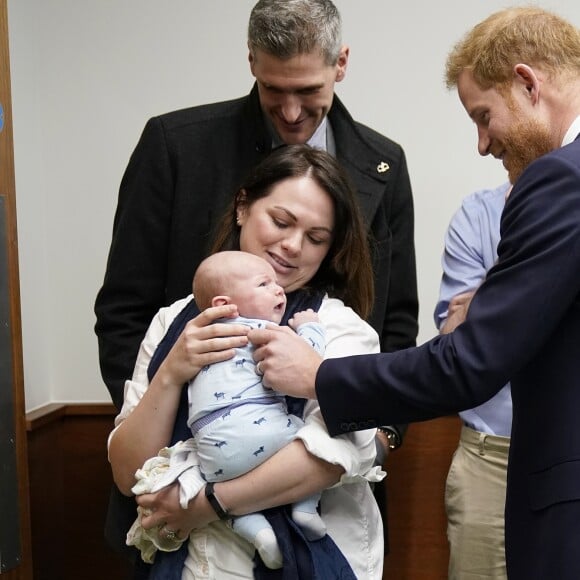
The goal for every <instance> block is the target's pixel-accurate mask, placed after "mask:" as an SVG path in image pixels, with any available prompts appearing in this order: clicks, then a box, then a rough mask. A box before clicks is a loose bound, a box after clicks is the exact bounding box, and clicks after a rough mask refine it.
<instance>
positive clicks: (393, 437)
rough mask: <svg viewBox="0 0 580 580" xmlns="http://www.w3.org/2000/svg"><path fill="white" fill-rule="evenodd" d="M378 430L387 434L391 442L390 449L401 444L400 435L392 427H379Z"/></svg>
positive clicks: (392, 449)
mask: <svg viewBox="0 0 580 580" xmlns="http://www.w3.org/2000/svg"><path fill="white" fill-rule="evenodd" d="M377 430H378V431H380V432H381V433H384V434H385V435H386V436H387V440H388V442H389V449H390V450H391V451H394V450H395V449H397V448H398V447H400V446H401V439H400V438H399V435H398V434H397V432H396V431H395V430H394V429H393V428H392V427H377Z"/></svg>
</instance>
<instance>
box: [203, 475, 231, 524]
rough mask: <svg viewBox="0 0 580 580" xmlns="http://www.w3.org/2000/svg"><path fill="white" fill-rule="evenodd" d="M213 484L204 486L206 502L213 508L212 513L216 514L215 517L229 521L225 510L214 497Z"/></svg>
mask: <svg viewBox="0 0 580 580" xmlns="http://www.w3.org/2000/svg"><path fill="white" fill-rule="evenodd" d="M213 486H214V484H213V482H211V481H210V482H208V483H207V484H206V486H205V497H207V501H209V504H210V505H211V507H212V508H213V511H214V512H215V513H216V515H217V517H218V518H219V519H220V520H227V519H229V517H230V516H229V515H228V512H227V510H225V509H224V508H223V506H222V504H221V503H220V501H219V499H218V498H217V497H216V495H215V492H214V489H213Z"/></svg>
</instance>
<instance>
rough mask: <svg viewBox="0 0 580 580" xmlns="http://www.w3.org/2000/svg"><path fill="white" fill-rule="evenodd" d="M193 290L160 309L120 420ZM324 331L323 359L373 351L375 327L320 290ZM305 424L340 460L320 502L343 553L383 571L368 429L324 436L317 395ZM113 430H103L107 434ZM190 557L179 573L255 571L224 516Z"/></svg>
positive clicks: (221, 575)
mask: <svg viewBox="0 0 580 580" xmlns="http://www.w3.org/2000/svg"><path fill="white" fill-rule="evenodd" d="M191 298H192V297H191V296H189V297H187V298H184V299H182V300H179V301H177V302H175V303H173V304H172V305H171V306H168V307H166V308H162V309H161V310H160V311H159V312H158V313H157V315H156V316H155V318H154V319H153V321H152V323H151V325H150V327H149V329H148V331H147V334H146V336H145V338H144V339H143V342H142V343H141V347H140V350H139V354H138V357H137V362H136V365H135V371H134V373H133V377H132V379H131V380H130V381H127V382H126V384H125V398H124V404H123V408H122V409H121V412H120V413H119V415H118V416H117V417H116V419H115V426H118V425H119V424H120V423H121V422H122V421H123V420H124V419H125V418H126V417H127V416H128V415H129V414H130V413H131V412H132V411H133V409H134V408H135V407H136V406H137V405H138V403H139V401H140V400H141V397H142V396H143V394H144V392H145V391H146V390H147V387H148V385H149V381H148V378H147V367H148V365H149V361H150V360H151V357H152V355H153V353H154V352H155V349H156V348H157V345H158V344H159V342H160V341H161V339H162V338H163V336H164V335H165V333H166V332H167V330H168V329H169V326H170V324H171V322H172V321H173V319H174V318H175V317H176V316H177V315H178V314H179V313H180V312H181V310H182V309H183V308H184V307H185V305H186V304H187V302H188V301H189V300H191ZM318 315H319V318H320V322H321V323H322V324H323V325H324V327H325V330H326V337H327V345H326V353H325V358H335V357H340V356H348V355H355V354H368V353H373V352H379V338H378V335H377V333H376V332H375V331H374V330H373V329H372V328H371V327H370V326H369V325H368V324H367V323H366V322H364V321H363V320H361V319H360V317H359V316H358V315H357V314H355V312H354V311H353V310H352V309H350V308H348V307H346V306H345V305H344V304H343V303H342V301H340V300H338V299H335V298H328V297H326V298H325V299H324V300H323V302H322V305H321V307H320V309H319V311H318ZM304 420H305V426H304V427H303V428H302V429H301V430H300V431H299V432H298V434H297V437H299V438H300V439H301V440H302V441H303V442H304V445H305V447H306V448H307V449H308V451H309V452H310V453H312V454H313V455H315V456H317V457H319V458H321V459H323V460H325V461H327V462H329V463H333V464H337V465H340V466H342V467H343V469H344V471H345V472H344V474H343V476H342V478H341V481H340V482H339V483H338V484H336V485H335V486H334V487H332V488H331V489H328V490H325V491H324V492H323V494H322V498H321V501H320V508H321V515H322V518H323V520H324V522H325V523H326V526H327V529H328V533H329V535H330V536H331V537H332V539H333V540H334V541H335V543H336V544H337V545H338V547H339V548H340V549H341V551H342V553H343V554H344V555H345V557H346V558H347V559H348V561H349V563H350V565H351V567H352V568H353V570H354V573H355V574H356V576H357V577H358V578H365V579H367V578H368V579H369V580H373V579H377V580H380V579H381V578H382V567H383V552H384V543H383V528H382V521H381V516H380V512H379V509H378V507H377V504H376V501H375V499H374V497H373V495H372V491H371V489H370V486H369V484H368V481H378V480H380V479H382V477H383V476H384V472H382V471H381V469H380V468H379V467H376V466H374V461H375V456H376V447H375V433H376V431H375V430H374V429H370V430H366V431H357V432H353V433H349V434H347V435H340V436H338V437H330V436H329V435H328V432H327V430H326V427H325V424H324V420H323V418H322V415H321V413H320V409H319V407H318V403H317V401H308V402H307V404H306V407H305V416H304ZM114 433H115V430H113V432H112V433H111V435H110V436H109V441H110V439H111V437H112V436H113V435H114ZM188 548H189V556H188V558H187V560H186V564H185V569H184V572H183V575H182V578H183V580H189V579H193V578H195V579H196V580H197V579H200V578H203V579H205V578H207V579H212V580H213V579H216V580H218V579H219V580H228V579H230V578H231V579H232V580H233V579H234V578H236V579H239V578H253V571H252V569H253V562H252V558H253V555H254V547H253V546H252V545H250V544H248V543H247V542H246V541H245V540H243V539H241V538H240V537H239V536H238V535H237V534H235V533H234V532H232V531H231V530H230V529H229V528H228V527H227V526H226V525H225V524H224V523H223V522H221V521H220V522H214V523H212V524H210V525H209V526H207V527H206V528H203V529H200V530H194V531H193V532H192V533H191V535H190V541H189V546H188Z"/></svg>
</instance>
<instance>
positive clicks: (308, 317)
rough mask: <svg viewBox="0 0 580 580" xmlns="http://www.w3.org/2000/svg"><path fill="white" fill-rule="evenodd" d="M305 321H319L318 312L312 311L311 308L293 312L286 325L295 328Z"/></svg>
mask: <svg viewBox="0 0 580 580" xmlns="http://www.w3.org/2000/svg"><path fill="white" fill-rule="evenodd" d="M307 322H320V319H319V318H318V314H317V313H316V312H314V310H312V308H309V309H308V310H302V312H297V313H296V314H294V316H293V317H292V318H291V319H290V320H289V321H288V326H290V328H292V329H294V330H296V329H297V328H298V327H299V326H300V325H301V324H306V323H307Z"/></svg>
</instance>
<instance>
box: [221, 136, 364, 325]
mask: <svg viewBox="0 0 580 580" xmlns="http://www.w3.org/2000/svg"><path fill="white" fill-rule="evenodd" d="M294 177H309V178H310V179H312V180H314V181H315V182H316V183H317V184H318V185H319V186H320V187H321V188H322V189H323V190H324V191H326V193H327V194H328V195H329V196H330V198H331V199H332V203H333V207H334V231H333V239H332V243H331V246H330V248H329V250H328V254H327V255H326V257H325V258H324V260H323V261H322V263H321V264H320V267H319V268H318V271H317V272H316V274H315V275H314V277H313V278H312V279H311V280H310V282H309V283H308V287H309V288H312V289H315V290H321V291H324V292H327V293H328V295H329V296H333V297H336V298H340V299H341V300H342V301H343V302H344V303H345V304H346V305H347V306H350V307H351V308H352V309H353V310H354V311H355V312H356V313H357V314H358V315H359V316H361V318H364V319H366V318H367V317H368V316H369V314H370V312H371V309H372V306H373V301H374V286H373V272H372V266H371V258H370V251H369V245H368V240H367V234H366V230H365V227H364V224H363V220H362V217H361V214H360V211H359V208H358V205H357V201H356V196H355V190H354V187H353V185H352V183H351V181H350V179H349V177H348V175H347V174H346V172H345V171H344V170H343V169H342V168H341V167H340V165H339V164H338V162H337V161H336V159H335V158H334V157H332V155H330V154H329V153H326V152H324V151H320V150H318V149H313V148H312V147H309V146H308V145H285V146H282V147H279V148H277V149H275V150H274V151H272V153H270V155H268V157H266V158H265V159H264V160H263V161H262V162H261V163H259V164H258V165H257V166H256V167H254V169H253V170H252V171H251V172H250V173H249V175H248V176H247V177H246V179H245V180H244V182H243V183H242V184H241V186H240V188H239V190H238V193H237V195H236V197H235V199H234V201H233V203H232V204H231V205H230V208H229V210H228V212H227V213H226V215H225V216H224V218H223V221H222V223H221V227H220V228H219V229H218V233H217V238H216V240H215V242H214V244H213V247H212V252H217V251H220V250H239V249H240V229H241V228H240V226H239V225H238V224H237V221H236V216H237V212H238V209H239V208H241V207H245V208H246V209H248V208H249V207H251V205H252V204H253V203H254V202H255V201H257V200H258V199H262V198H264V197H267V196H268V195H269V194H270V192H271V191H272V188H273V187H274V186H275V185H276V184H278V183H280V182H281V181H284V180H285V179H289V178H294Z"/></svg>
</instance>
